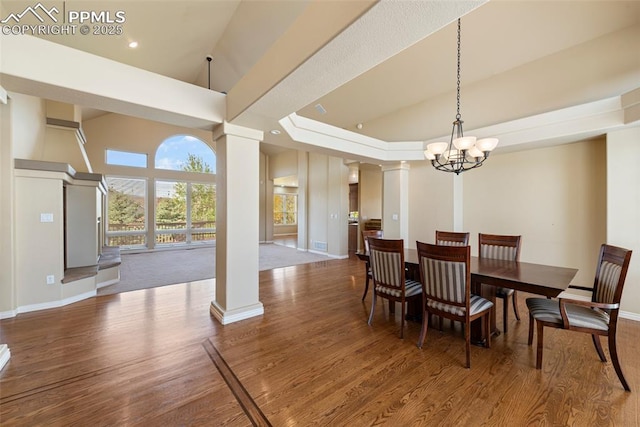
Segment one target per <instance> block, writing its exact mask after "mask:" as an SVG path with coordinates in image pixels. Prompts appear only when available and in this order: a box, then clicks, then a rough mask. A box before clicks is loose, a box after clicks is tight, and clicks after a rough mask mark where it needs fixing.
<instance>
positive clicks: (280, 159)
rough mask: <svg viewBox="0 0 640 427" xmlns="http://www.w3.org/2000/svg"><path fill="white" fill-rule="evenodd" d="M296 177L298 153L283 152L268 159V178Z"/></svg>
mask: <svg viewBox="0 0 640 427" xmlns="http://www.w3.org/2000/svg"><path fill="white" fill-rule="evenodd" d="M293 175H298V152H297V151H293V150H291V151H285V152H283V153H278V154H276V155H273V156H270V158H269V178H270V179H272V180H273V179H275V178H283V177H285V176H293Z"/></svg>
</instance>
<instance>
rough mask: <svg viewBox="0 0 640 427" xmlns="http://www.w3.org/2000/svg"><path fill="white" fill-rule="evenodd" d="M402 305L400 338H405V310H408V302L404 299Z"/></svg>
mask: <svg viewBox="0 0 640 427" xmlns="http://www.w3.org/2000/svg"><path fill="white" fill-rule="evenodd" d="M401 305H402V317H401V318H400V339H401V340H403V339H404V312H405V310H406V308H405V306H406V303H405V302H404V301H402V302H401Z"/></svg>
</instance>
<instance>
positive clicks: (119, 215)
mask: <svg viewBox="0 0 640 427" xmlns="http://www.w3.org/2000/svg"><path fill="white" fill-rule="evenodd" d="M107 187H108V189H109V191H108V194H107V206H108V211H109V213H108V218H107V231H144V230H145V229H146V227H145V224H146V221H145V199H146V181H145V180H144V179H131V178H113V177H108V178H107Z"/></svg>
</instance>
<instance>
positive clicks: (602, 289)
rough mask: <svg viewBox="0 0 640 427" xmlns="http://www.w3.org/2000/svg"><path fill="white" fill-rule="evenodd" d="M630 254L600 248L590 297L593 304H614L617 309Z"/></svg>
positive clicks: (609, 247)
mask: <svg viewBox="0 0 640 427" xmlns="http://www.w3.org/2000/svg"><path fill="white" fill-rule="evenodd" d="M631 253H632V251H631V250H628V249H624V248H619V247H616V246H611V245H606V244H603V245H602V246H601V247H600V255H599V257H598V266H597V268H596V276H595V280H594V283H593V294H592V297H591V299H592V301H593V302H599V303H606V304H615V305H617V306H618V307H619V305H620V300H621V299H622V288H623V287H624V282H625V279H626V277H627V270H628V269H629V262H630V261H631Z"/></svg>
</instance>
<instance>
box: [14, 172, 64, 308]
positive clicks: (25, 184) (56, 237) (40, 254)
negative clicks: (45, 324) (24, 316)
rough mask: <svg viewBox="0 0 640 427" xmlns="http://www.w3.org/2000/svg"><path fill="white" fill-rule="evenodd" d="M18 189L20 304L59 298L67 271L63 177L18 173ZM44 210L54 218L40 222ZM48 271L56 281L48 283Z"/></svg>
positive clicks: (20, 305)
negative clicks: (65, 264) (65, 266)
mask: <svg viewBox="0 0 640 427" xmlns="http://www.w3.org/2000/svg"><path fill="white" fill-rule="evenodd" d="M27 172H29V171H27ZM26 174H27V175H28V173H26ZM15 192H16V193H15V206H16V207H15V212H16V218H20V220H19V221H16V222H15V233H16V234H15V236H16V249H15V253H16V264H15V265H16V282H17V283H16V295H17V306H18V307H25V306H34V305H38V304H45V303H49V302H51V301H58V300H60V299H61V296H62V284H61V282H60V281H61V280H62V277H63V275H64V246H63V244H64V237H63V224H62V216H63V212H62V209H63V207H62V180H61V179H59V178H58V179H47V178H38V177H28V176H25V177H22V176H18V177H16V179H15ZM35 194H37V195H38V197H34V195H35ZM41 213H50V214H53V222H44V223H43V222H40V214H41ZM47 275H53V276H54V277H55V283H54V284H47V281H46V277H47Z"/></svg>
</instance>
